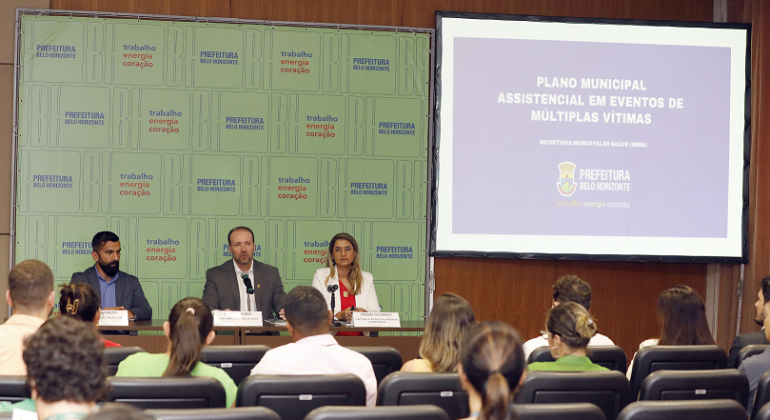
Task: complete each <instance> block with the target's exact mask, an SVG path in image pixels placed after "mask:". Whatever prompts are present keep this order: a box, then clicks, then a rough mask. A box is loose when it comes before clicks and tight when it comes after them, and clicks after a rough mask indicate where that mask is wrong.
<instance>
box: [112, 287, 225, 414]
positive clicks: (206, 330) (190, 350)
mask: <svg viewBox="0 0 770 420" xmlns="http://www.w3.org/2000/svg"><path fill="white" fill-rule="evenodd" d="M213 323H214V317H213V316H212V315H211V309H209V305H207V304H206V303H204V302H203V301H202V300H200V299H198V298H196V297H188V298H184V299H182V300H180V301H179V302H177V304H176V305H174V307H173V308H171V314H169V316H168V321H166V322H165V323H164V324H163V331H164V332H165V333H166V337H168V339H169V341H168V349H167V350H166V352H165V353H161V354H152V353H135V354H132V355H131V356H128V357H127V358H126V359H125V360H123V361H122V362H120V364H119V365H118V372H117V373H116V374H115V376H134V377H160V376H171V377H174V376H210V377H212V378H214V379H216V380H218V381H219V382H221V383H222V386H224V388H225V393H226V394H227V406H228V407H232V406H234V405H235V395H236V393H237V392H238V386H236V385H235V382H233V380H232V379H231V378H230V376H228V375H227V373H226V372H225V371H223V370H222V369H220V368H217V367H213V366H209V365H207V364H205V363H200V362H199V361H198V360H199V359H200V354H201V350H202V349H203V346H206V345H209V344H211V342H212V341H214V337H216V333H215V332H214V331H213V330H212V329H211V327H212V326H213Z"/></svg>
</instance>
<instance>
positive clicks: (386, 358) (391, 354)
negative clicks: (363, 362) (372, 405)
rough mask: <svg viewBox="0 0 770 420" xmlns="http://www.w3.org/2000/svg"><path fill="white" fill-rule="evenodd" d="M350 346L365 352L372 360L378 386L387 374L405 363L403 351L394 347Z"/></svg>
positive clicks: (397, 369)
mask: <svg viewBox="0 0 770 420" xmlns="http://www.w3.org/2000/svg"><path fill="white" fill-rule="evenodd" d="M348 348H349V349H350V350H353V351H357V352H359V353H361V354H363V355H364V356H366V358H367V359H369V361H370V362H372V368H373V369H374V376H376V377H377V385H378V386H379V385H380V383H381V382H382V380H383V379H385V377H386V376H388V375H390V374H391V373H393V372H398V371H399V370H401V366H403V364H404V361H403V360H402V359H401V353H399V352H398V350H396V349H394V348H393V347H388V346H372V347H348Z"/></svg>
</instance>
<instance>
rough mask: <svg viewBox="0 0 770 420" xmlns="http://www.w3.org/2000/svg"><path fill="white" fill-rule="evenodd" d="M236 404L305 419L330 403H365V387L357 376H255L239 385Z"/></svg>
mask: <svg viewBox="0 0 770 420" xmlns="http://www.w3.org/2000/svg"><path fill="white" fill-rule="evenodd" d="M235 405H236V406H238V407H252V406H260V407H267V408H270V409H272V410H274V411H275V412H276V413H278V415H279V416H281V419H282V420H302V419H303V418H305V416H306V415H307V413H309V412H311V411H313V410H314V409H316V408H318V407H323V406H327V405H353V406H355V405H359V406H363V405H366V388H365V387H364V383H363V381H361V378H359V377H358V376H356V375H353V374H350V373H345V374H340V375H252V376H249V377H247V378H246V379H244V380H243V382H241V384H240V385H239V386H238V397H237V398H236V404H235Z"/></svg>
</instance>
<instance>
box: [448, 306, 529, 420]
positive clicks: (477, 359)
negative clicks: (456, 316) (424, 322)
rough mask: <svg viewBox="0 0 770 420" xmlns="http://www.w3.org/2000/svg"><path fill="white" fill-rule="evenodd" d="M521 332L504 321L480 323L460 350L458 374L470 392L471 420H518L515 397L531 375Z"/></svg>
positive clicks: (469, 334) (470, 332)
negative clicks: (520, 336) (513, 403)
mask: <svg viewBox="0 0 770 420" xmlns="http://www.w3.org/2000/svg"><path fill="white" fill-rule="evenodd" d="M525 366H526V361H525V360H524V350H522V348H521V339H520V338H519V333H518V332H516V330H515V329H514V328H513V327H511V326H510V325H508V324H506V323H504V322H501V321H487V322H482V323H479V324H476V326H475V327H474V328H472V329H471V330H470V331H469V332H468V335H467V336H466V337H465V340H463V343H462V346H461V347H460V364H459V365H458V366H457V373H458V374H459V376H460V383H461V384H462V387H463V389H464V390H465V391H466V392H468V400H469V406H470V409H471V415H470V416H469V417H468V419H479V420H515V419H516V413H515V411H513V410H511V401H513V396H514V395H515V394H516V392H517V391H518V389H519V386H520V385H521V384H522V383H523V382H524V379H525V378H526V376H527V371H526V369H525Z"/></svg>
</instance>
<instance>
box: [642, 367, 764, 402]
mask: <svg viewBox="0 0 770 420" xmlns="http://www.w3.org/2000/svg"><path fill="white" fill-rule="evenodd" d="M748 396H749V380H748V378H746V375H745V374H744V373H743V372H741V371H739V370H738V369H718V370H714V369H709V370H688V371H680V370H661V371H658V372H653V373H651V374H649V375H648V376H647V377H646V378H645V379H644V381H643V382H642V385H641V388H640V391H639V400H640V401H644V400H647V401H657V400H667V401H671V400H720V399H728V400H735V401H737V402H739V403H740V404H741V405H743V406H744V407H746V402H747V401H748Z"/></svg>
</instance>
